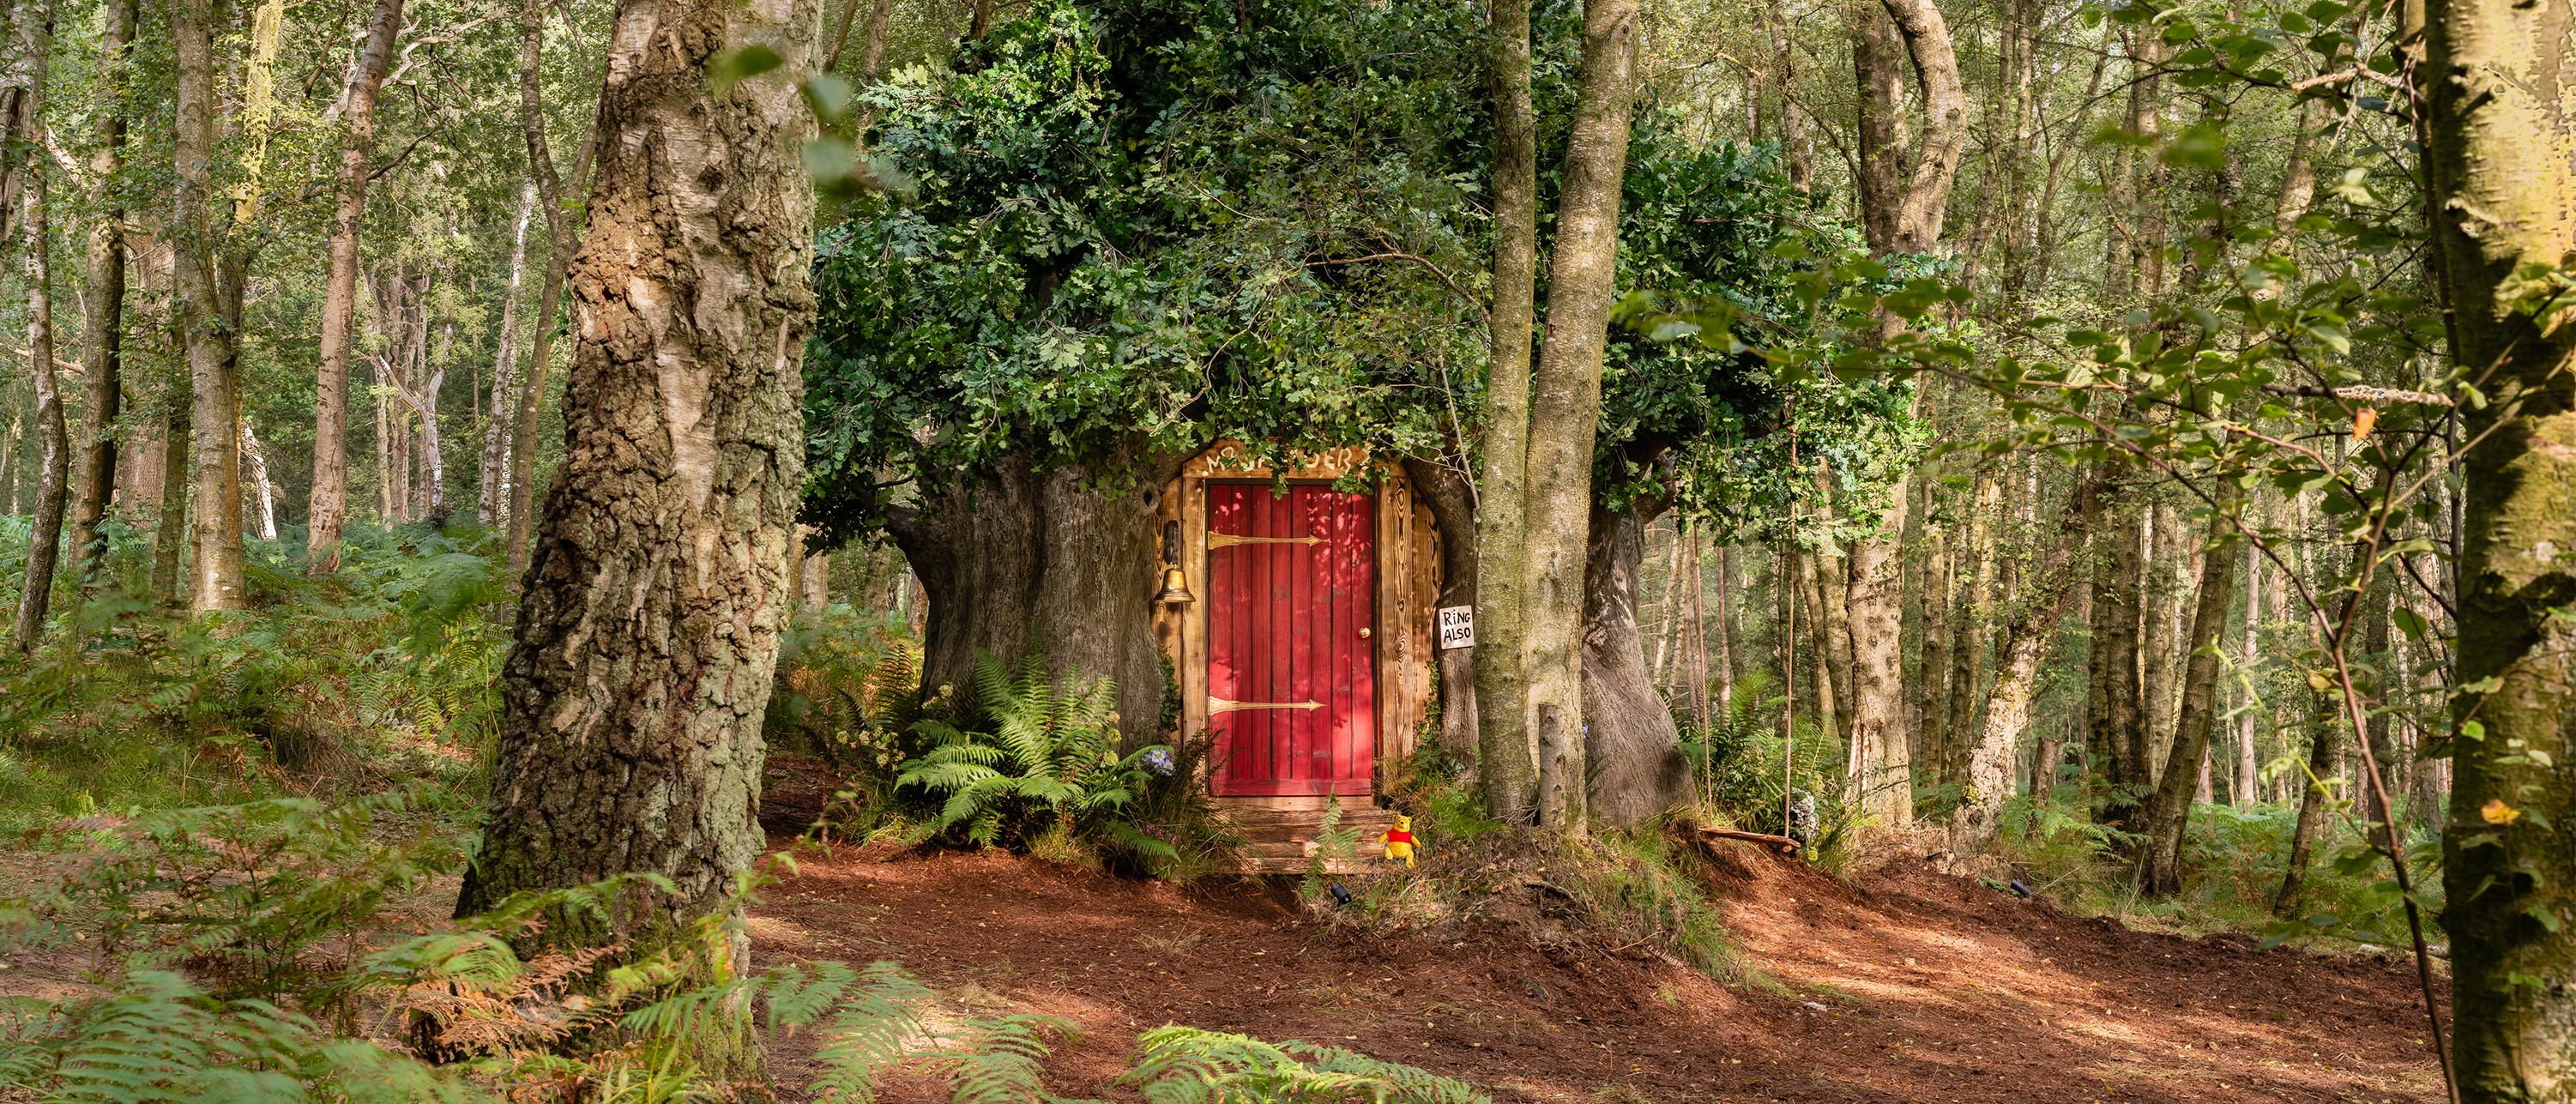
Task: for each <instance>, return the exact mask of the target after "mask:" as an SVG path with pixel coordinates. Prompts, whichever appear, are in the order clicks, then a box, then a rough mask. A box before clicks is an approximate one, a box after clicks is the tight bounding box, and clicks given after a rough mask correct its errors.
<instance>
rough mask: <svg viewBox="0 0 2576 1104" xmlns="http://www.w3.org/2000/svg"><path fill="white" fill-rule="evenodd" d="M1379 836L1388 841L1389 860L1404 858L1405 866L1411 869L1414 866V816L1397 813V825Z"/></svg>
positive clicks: (1387, 854)
mask: <svg viewBox="0 0 2576 1104" xmlns="http://www.w3.org/2000/svg"><path fill="white" fill-rule="evenodd" d="M1378 838H1380V839H1383V840H1385V841H1386V857H1387V861H1389V862H1393V861H1395V860H1397V859H1403V860H1404V865H1405V867H1406V868H1407V869H1411V868H1412V866H1413V818H1412V817H1409V816H1405V815H1404V814H1402V813H1398V814H1396V817H1395V827H1393V828H1389V829H1387V830H1386V831H1385V832H1384V833H1382V834H1380V836H1379V837H1378Z"/></svg>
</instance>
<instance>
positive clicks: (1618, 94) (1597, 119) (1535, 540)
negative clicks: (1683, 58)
mask: <svg viewBox="0 0 2576 1104" xmlns="http://www.w3.org/2000/svg"><path fill="white" fill-rule="evenodd" d="M1637 16H1638V9H1637V0H1593V2H1592V3H1590V4H1587V5H1585V7H1584V9H1583V75H1582V78H1581V83H1580V86H1579V89H1578V91H1577V92H1576V95H1575V103H1574V121H1573V128H1572V130H1571V132H1570V133H1569V134H1568V136H1567V138H1566V149H1565V164H1564V169H1563V172H1562V177H1561V179H1562V180H1563V184H1562V185H1561V186H1560V190H1559V192H1558V195H1557V207H1556V238H1555V241H1554V243H1553V249H1552V250H1551V253H1550V257H1549V264H1548V280H1547V288H1548V291H1547V329H1546V338H1545V339H1544V340H1543V341H1542V342H1541V343H1540V345H1539V358H1538V367H1537V370H1536V371H1534V372H1532V373H1531V376H1530V412H1529V459H1528V469H1527V471H1528V481H1529V482H1528V492H1527V499H1526V501H1527V503H1528V505H1527V507H1526V510H1527V518H1526V524H1527V526H1528V533H1527V537H1528V545H1527V552H1526V554H1525V558H1524V559H1523V560H1522V561H1521V593H1520V604H1521V632H1522V633H1523V634H1524V635H1523V637H1522V640H1521V646H1522V652H1523V654H1524V655H1525V656H1526V663H1527V668H1526V671H1525V676H1526V680H1527V692H1528V702H1527V709H1526V712H1525V713H1524V714H1523V716H1525V717H1526V718H1527V720H1526V721H1525V723H1526V724H1528V725H1529V727H1530V730H1531V731H1533V732H1536V733H1537V734H1538V749H1539V768H1538V772H1539V822H1540V823H1542V824H1546V825H1550V826H1556V827H1572V826H1574V825H1576V824H1579V823H1580V822H1581V820H1582V818H1583V812H1584V802H1585V798H1586V796H1587V795H1586V793H1585V791H1584V784H1583V770H1584V764H1585V762H1586V752H1585V751H1584V746H1583V716H1582V711H1583V656H1582V651H1581V649H1580V648H1579V647H1578V639H1577V637H1578V636H1579V633H1580V630H1581V624H1582V618H1583V604H1584V574H1585V565H1586V560H1587V557H1586V555H1585V546H1586V544H1587V538H1588V537H1589V534H1590V530H1591V524H1590V522H1591V517H1592V449H1593V438H1594V431H1595V430H1596V429H1597V428H1598V426H1599V424H1600V421H1601V366H1602V361H1601V358H1602V352H1603V349H1604V347H1605V346H1606V345H1607V344H1608V341H1609V329H1610V306H1611V303H1612V301H1613V300H1614V299H1616V298H1617V295H1618V253H1619V196H1620V185H1621V183H1622V176H1623V175H1624V173H1625V172H1626V169H1627V164H1628V127H1629V114H1630V109H1631V105H1632V104H1633V102H1634V99H1635V95H1636V74H1635V66H1636V36H1637ZM1488 721H1489V722H1490V718H1488Z"/></svg>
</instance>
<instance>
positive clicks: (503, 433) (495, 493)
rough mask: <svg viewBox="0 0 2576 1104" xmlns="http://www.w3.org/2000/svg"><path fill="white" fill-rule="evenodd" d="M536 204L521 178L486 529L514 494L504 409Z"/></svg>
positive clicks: (480, 505)
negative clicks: (529, 233)
mask: <svg viewBox="0 0 2576 1104" xmlns="http://www.w3.org/2000/svg"><path fill="white" fill-rule="evenodd" d="M536 206H537V182H536V181H535V180H533V179H530V180H526V181H522V182H521V183H520V185H519V222H518V229H517V230H515V231H513V232H512V233H511V235H510V288H509V291H508V292H506V293H505V294H504V295H503V297H502V299H501V339H500V342H499V348H498V350H497V351H496V352H495V354H494V356H493V362H492V417H490V418H489V419H486V420H485V421H484V423H483V457H482V464H481V465H480V471H479V472H478V474H479V475H481V477H482V479H481V482H482V490H481V493H480V494H477V495H475V496H474V514H475V519H476V520H478V521H481V522H482V523H483V525H484V527H485V528H490V527H492V526H495V525H498V524H500V522H501V515H502V513H503V512H504V511H505V510H506V509H507V508H508V504H509V498H510V476H509V470H510V456H509V451H510V434H509V429H510V423H509V422H508V421H507V420H506V419H504V418H502V417H501V411H503V410H506V409H508V408H509V402H510V399H511V398H513V397H514V396H516V395H517V394H518V389H517V388H515V387H513V386H511V384H512V383H513V382H514V380H515V379H516V377H517V374H518V372H517V369H518V362H519V284H520V282H521V281H522V280H524V279H525V278H526V276H527V272H528V216H529V215H530V214H531V213H533V212H534V211H535V210H536Z"/></svg>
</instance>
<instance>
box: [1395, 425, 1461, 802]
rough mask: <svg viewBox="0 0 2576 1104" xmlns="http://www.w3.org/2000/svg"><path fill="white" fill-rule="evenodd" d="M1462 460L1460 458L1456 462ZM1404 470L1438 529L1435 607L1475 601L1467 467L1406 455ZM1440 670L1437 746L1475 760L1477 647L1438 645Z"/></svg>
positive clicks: (1453, 755)
mask: <svg viewBox="0 0 2576 1104" xmlns="http://www.w3.org/2000/svg"><path fill="white" fill-rule="evenodd" d="M1458 463H1460V464H1463V463H1464V461H1463V460H1461V461H1458ZM1404 474H1405V476H1406V477H1407V478H1409V479H1411V480H1412V481H1413V497H1414V499H1415V500H1416V501H1418V502H1420V503H1422V504H1423V506H1424V507H1426V508H1428V509H1429V510H1430V511H1431V524H1432V525H1433V526H1434V527H1436V528H1437V529H1438V530H1439V531H1440V597H1439V599H1438V600H1437V601H1435V602H1434V603H1433V606H1434V608H1447V607H1451V606H1469V607H1472V606H1474V605H1475V604H1476V507H1475V502H1474V489H1473V488H1472V487H1471V486H1470V485H1469V484H1468V482H1467V473H1466V471H1465V470H1464V469H1463V468H1462V467H1459V466H1456V465H1455V464H1451V463H1443V462H1441V461H1437V460H1424V459H1420V458H1416V457H1410V456H1408V457H1406V458H1405V460H1404ZM1437 662H1438V664H1439V668H1440V746H1441V749H1442V750H1443V751H1446V752H1447V753H1448V754H1449V757H1450V759H1451V760H1453V761H1455V762H1459V763H1472V762H1475V760H1476V649H1474V648H1443V649H1440V650H1439V652H1438V659H1437Z"/></svg>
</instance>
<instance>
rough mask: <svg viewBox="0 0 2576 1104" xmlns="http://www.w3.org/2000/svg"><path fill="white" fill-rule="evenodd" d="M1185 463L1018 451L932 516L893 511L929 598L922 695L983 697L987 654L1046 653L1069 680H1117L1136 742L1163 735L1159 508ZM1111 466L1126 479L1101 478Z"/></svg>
mask: <svg viewBox="0 0 2576 1104" xmlns="http://www.w3.org/2000/svg"><path fill="white" fill-rule="evenodd" d="M1181 460H1182V458H1181V457H1178V456H1145V455H1138V454H1134V453H1127V454H1123V455H1121V456H1119V457H1117V458H1114V459H1112V460H1109V461H1106V462H1104V463H1103V464H1102V465H1101V467H1100V468H1099V469H1097V470H1095V469H1092V468H1089V467H1081V466H1066V467H1060V468H1054V469H1051V470H1047V471H1039V470H1037V469H1036V468H1035V466H1034V465H1033V464H1031V463H1030V462H1029V461H1028V460H1027V459H1025V458H1023V457H1018V456H1014V457H1011V458H1009V459H1006V460H1005V461H1003V463H1002V464H1001V465H1000V466H999V467H998V468H996V469H995V470H993V471H991V472H989V473H987V474H986V475H985V476H984V477H983V478H981V479H979V480H976V481H974V482H971V483H969V482H966V481H963V480H961V481H959V482H956V483H952V484H950V485H949V486H948V487H946V488H943V489H941V490H940V491H939V492H938V494H937V495H936V497H935V498H933V499H932V500H931V501H930V502H928V503H926V504H925V508H924V509H922V510H920V511H917V512H916V511H914V510H911V509H908V508H898V509H896V510H895V511H893V517H892V520H891V525H890V528H891V529H892V531H893V533H894V539H895V545H896V547H899V548H901V549H902V550H903V556H904V559H905V560H906V561H908V562H909V563H910V564H911V565H912V571H913V574H914V575H916V576H918V577H919V578H920V580H921V590H922V594H923V595H924V596H925V597H926V599H927V601H928V603H929V610H928V614H927V616H926V618H925V620H924V621H923V622H922V628H923V632H922V665H921V687H922V693H923V695H924V696H925V697H929V696H935V695H937V694H938V693H939V692H940V690H941V688H943V687H946V688H949V689H951V690H952V691H953V692H954V693H955V694H957V695H958V696H959V697H961V698H971V697H972V696H973V694H974V688H975V657H976V655H977V654H978V653H990V654H992V655H994V656H996V657H999V658H1000V659H1002V660H1003V661H1005V662H1010V661H1015V660H1017V659H1019V658H1020V657H1021V656H1022V655H1023V654H1024V653H1026V652H1027V651H1028V650H1029V649H1030V648H1032V647H1035V648H1038V649H1040V650H1042V651H1044V652H1045V654H1046V658H1047V661H1048V664H1049V666H1050V668H1051V669H1053V670H1054V671H1055V672H1057V673H1058V674H1061V675H1075V676H1079V677H1082V678H1105V679H1109V680H1110V681H1111V682H1112V683H1113V684H1114V690H1115V693H1114V697H1113V698H1112V700H1113V701H1114V702H1115V703H1116V705H1117V709H1118V719H1119V725H1120V728H1121V730H1122V731H1123V732H1124V733H1125V734H1126V736H1127V738H1128V739H1129V740H1130V741H1132V742H1138V743H1142V742H1147V741H1151V740H1153V739H1155V738H1156V737H1157V736H1158V733H1157V731H1156V728H1157V724H1158V722H1159V720H1160V719H1161V717H1162V706H1163V695H1164V692H1165V685H1164V679H1163V659H1162V654H1161V652H1160V651H1158V650H1157V649H1156V647H1155V643H1154V627H1153V604H1152V602H1151V601H1150V599H1151V598H1152V597H1153V594H1154V591H1155V588H1156V587H1157V586H1158V585H1159V583H1160V579H1159V577H1158V576H1157V574H1156V566H1157V564H1158V563H1159V561H1160V555H1159V548H1160V546H1159V544H1158V543H1157V542H1158V541H1159V539H1160V538H1159V536H1158V534H1157V530H1156V529H1155V527H1154V512H1155V508H1156V507H1157V506H1158V505H1159V501H1158V500H1159V498H1160V496H1161V494H1162V488H1163V485H1164V484H1165V483H1167V482H1169V481H1170V480H1171V479H1172V477H1174V476H1176V475H1178V474H1180V469H1181ZM1104 473H1116V474H1113V475H1111V476H1110V477H1109V480H1108V481H1107V484H1106V485H1096V481H1098V480H1099V479H1100V477H1101V476H1102V475H1103V474H1104Z"/></svg>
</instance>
